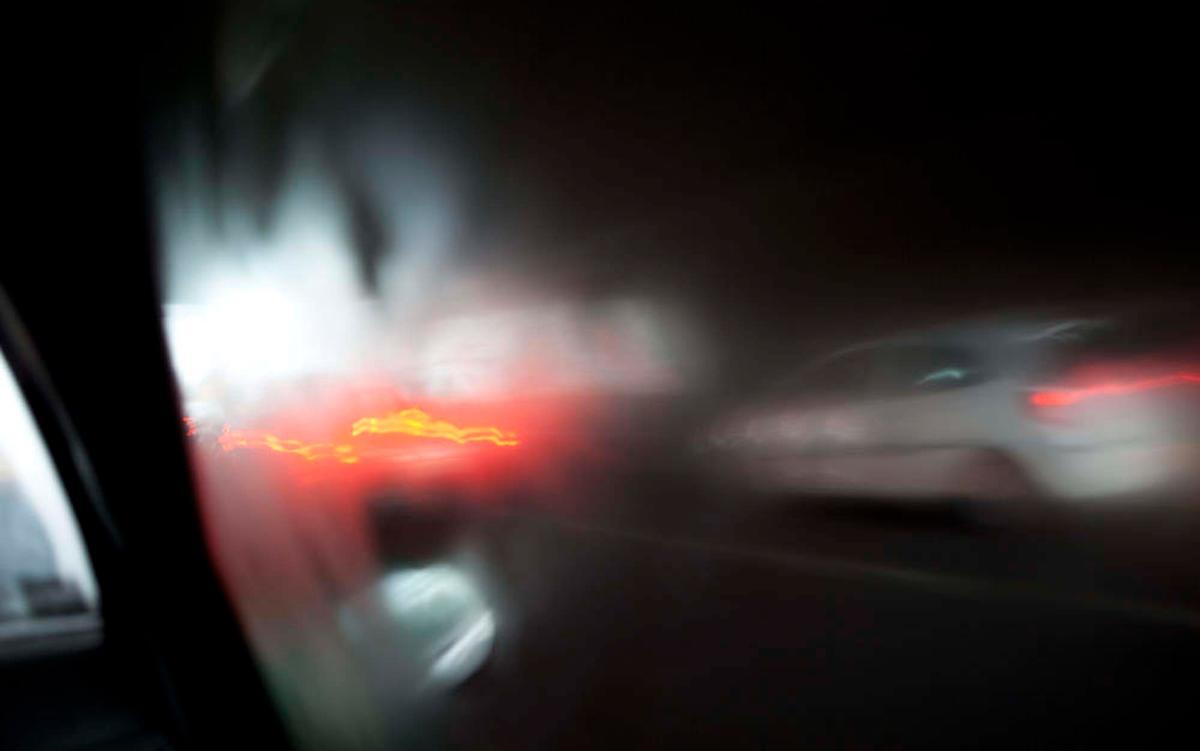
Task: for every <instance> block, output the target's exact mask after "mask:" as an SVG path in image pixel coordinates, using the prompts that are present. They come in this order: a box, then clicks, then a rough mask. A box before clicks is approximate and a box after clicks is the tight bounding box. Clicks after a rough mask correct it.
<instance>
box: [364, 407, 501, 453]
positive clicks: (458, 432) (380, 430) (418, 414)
mask: <svg viewBox="0 0 1200 751" xmlns="http://www.w3.org/2000/svg"><path fill="white" fill-rule="evenodd" d="M386 433H403V434H405V435H411V436H417V437H420V438H440V439H443V440H447V441H453V442H455V443H458V444H465V443H491V444H494V445H496V446H516V445H517V444H518V443H519V442H518V441H517V436H516V434H514V433H508V432H505V431H503V430H500V429H499V428H497V427H493V426H487V427H466V428H460V427H458V426H457V425H455V424H454V423H452V422H448V421H446V420H437V419H434V418H432V417H430V416H429V415H427V414H426V413H424V412H422V411H421V410H419V409H417V408H415V407H410V408H408V409H402V410H400V411H399V412H391V413H389V414H387V415H385V416H384V417H364V418H362V419H361V420H356V421H355V423H354V426H353V428H351V435H353V436H361V435H366V434H376V435H382V434H386Z"/></svg>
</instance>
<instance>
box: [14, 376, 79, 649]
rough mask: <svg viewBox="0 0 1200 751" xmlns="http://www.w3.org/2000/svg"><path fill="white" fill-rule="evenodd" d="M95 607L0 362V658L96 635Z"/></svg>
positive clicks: (61, 502)
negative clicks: (59, 638) (57, 639)
mask: <svg viewBox="0 0 1200 751" xmlns="http://www.w3.org/2000/svg"><path fill="white" fill-rule="evenodd" d="M97 601H98V596H97V591H96V582H95V579H94V577H93V575H92V569H91V564H90V562H89V561H88V557H87V553H86V551H85V549H84V545H83V540H82V537H81V536H80V533H79V527H78V524H77V523H76V520H75V517H74V516H73V515H72V512H71V508H70V506H69V504H68V503H67V497H66V493H65V491H64V490H63V486H62V482H61V481H60V479H59V477H58V474H57V472H56V470H55V467H54V464H53V462H52V461H51V459H50V454H49V452H48V451H47V449H46V444H45V442H44V441H43V440H42V436H41V434H40V433H39V431H38V428H37V425H36V424H35V423H34V420H33V416H32V414H31V413H30V411H29V407H28V405H27V404H26V402H25V400H24V398H23V397H22V395H21V392H20V390H19V388H18V386H17V382H16V380H15V379H14V377H13V374H12V371H11V370H10V369H9V367H8V363H7V362H6V361H4V360H3V359H0V654H2V653H6V652H11V651H21V650H24V649H27V648H28V647H29V645H30V644H32V643H39V644H43V645H44V644H46V643H47V642H46V637H53V636H56V635H70V634H72V633H78V632H81V631H86V632H91V631H94V630H95V629H96V627H97V626H98V620H97V616H96V612H97Z"/></svg>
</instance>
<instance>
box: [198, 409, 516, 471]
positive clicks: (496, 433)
mask: <svg viewBox="0 0 1200 751" xmlns="http://www.w3.org/2000/svg"><path fill="white" fill-rule="evenodd" d="M187 419H188V418H185V422H186V424H187V425H188V426H189V431H190V432H189V433H188V434H189V435H192V434H193V433H194V431H195V423H194V421H192V422H187ZM389 434H402V435H408V436H415V437H418V438H435V439H439V440H445V441H450V442H453V443H457V444H459V445H463V444H467V443H490V444H493V445H495V446H516V445H518V443H519V442H518V440H517V437H516V434H515V433H511V432H508V431H504V430H501V429H500V428H497V427H494V426H486V427H459V426H457V425H455V424H454V423H452V422H449V421H447V420H438V419H435V418H433V417H430V416H429V415H428V414H426V413H425V412H423V411H421V410H419V409H417V408H415V407H410V408H408V409H403V410H400V411H398V412H391V413H388V414H387V415H384V416H383V417H363V418H361V419H359V420H356V421H355V422H354V423H353V425H352V426H351V430H350V437H349V439H348V440H347V441H346V442H337V443H335V442H318V443H308V442H305V441H301V440H299V439H296V438H280V437H279V436H278V435H275V434H274V433H269V432H266V431H251V430H233V429H231V428H230V427H229V426H228V425H226V426H225V428H224V429H223V430H222V431H221V435H220V436H218V438H217V444H218V445H219V446H220V447H221V448H222V449H223V450H225V451H234V450H236V449H264V448H265V449H268V450H270V451H275V452H278V453H281V454H293V455H296V456H299V457H301V458H303V459H304V460H306V461H310V462H313V461H319V460H322V459H332V460H334V461H337V462H340V463H342V464H357V463H358V462H359V461H360V458H361V457H360V452H359V451H357V450H356V446H355V443H356V441H355V439H361V438H362V437H364V436H368V435H389ZM368 453H370V452H369V451H368Z"/></svg>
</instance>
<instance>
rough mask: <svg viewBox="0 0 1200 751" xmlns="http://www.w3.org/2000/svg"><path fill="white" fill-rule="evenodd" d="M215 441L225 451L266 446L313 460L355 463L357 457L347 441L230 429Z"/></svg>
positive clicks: (225, 430)
mask: <svg viewBox="0 0 1200 751" xmlns="http://www.w3.org/2000/svg"><path fill="white" fill-rule="evenodd" d="M217 443H218V444H220V446H221V448H223V449H224V450H226V451H233V450H234V449H240V448H266V449H270V450H271V451H278V452H279V453H281V454H295V455H297V456H300V457H303V458H304V459H305V460H307V461H310V462H313V461H317V460H318V459H336V460H337V461H339V462H341V463H342V464H355V463H357V462H358V457H357V456H355V455H354V447H353V446H351V445H350V444H347V443H336V444H335V443H305V442H304V441H300V440H297V439H295V438H280V437H279V436H276V435H272V434H271V433H264V432H256V431H246V430H230V429H229V426H226V427H225V429H224V430H223V431H221V435H220V437H218V438H217Z"/></svg>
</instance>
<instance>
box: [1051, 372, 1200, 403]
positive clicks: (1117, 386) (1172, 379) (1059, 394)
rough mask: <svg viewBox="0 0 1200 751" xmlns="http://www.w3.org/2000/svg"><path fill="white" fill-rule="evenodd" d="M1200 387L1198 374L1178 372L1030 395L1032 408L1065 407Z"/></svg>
mask: <svg viewBox="0 0 1200 751" xmlns="http://www.w3.org/2000/svg"><path fill="white" fill-rule="evenodd" d="M1183 385H1200V372H1178V373H1171V374H1169V376H1159V377H1157V378H1141V379H1138V380H1124V381H1109V383H1102V384H1096V385H1091V386H1081V387H1078V389H1044V390H1038V391H1034V392H1033V393H1031V395H1030V404H1032V405H1033V407H1067V405H1069V404H1075V403H1078V402H1082V401H1084V399H1091V398H1094V397H1100V396H1124V395H1128V393H1138V392H1140V391H1150V390H1152V389H1166V387H1169V386H1183Z"/></svg>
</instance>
